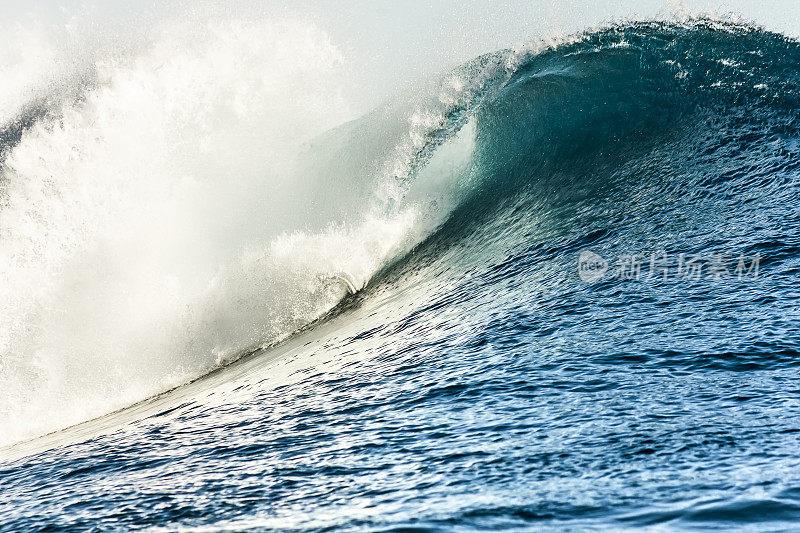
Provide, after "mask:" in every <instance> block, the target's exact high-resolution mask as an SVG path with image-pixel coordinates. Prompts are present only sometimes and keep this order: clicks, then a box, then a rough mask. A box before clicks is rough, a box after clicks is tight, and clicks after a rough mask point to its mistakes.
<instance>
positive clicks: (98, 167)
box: [0, 18, 800, 445]
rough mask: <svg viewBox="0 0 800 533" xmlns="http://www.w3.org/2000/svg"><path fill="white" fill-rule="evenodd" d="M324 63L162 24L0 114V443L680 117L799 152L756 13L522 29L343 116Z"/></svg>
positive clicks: (218, 352)
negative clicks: (500, 46) (431, 78)
mask: <svg viewBox="0 0 800 533" xmlns="http://www.w3.org/2000/svg"><path fill="white" fill-rule="evenodd" d="M344 60H345V59H344V56H343V54H342V53H341V51H339V50H338V49H337V48H336V47H335V46H333V45H332V44H331V43H330V41H329V40H328V38H327V37H326V36H325V34H324V33H322V32H321V31H320V30H318V29H317V28H316V27H314V26H313V25H311V24H309V23H307V22H304V21H301V20H296V19H291V18H287V19H281V20H269V21H262V22H252V21H250V22H241V21H236V20H228V21H222V22H215V23H210V24H207V25H204V26H202V27H201V28H198V27H197V26H196V25H193V26H181V25H177V26H170V27H169V28H166V29H165V31H163V32H160V33H158V32H157V33H156V34H155V35H154V37H153V38H152V39H151V40H150V41H149V42H147V43H146V44H144V45H139V46H138V47H137V48H136V49H135V50H126V51H124V52H118V53H113V54H106V55H103V56H101V57H98V58H92V60H91V61H90V62H89V63H88V66H86V67H85V68H83V69H78V71H76V72H72V73H71V75H70V76H66V75H65V76H64V79H66V80H67V81H65V82H63V83H58V84H55V85H53V84H52V83H50V84H48V85H47V87H48V89H47V90H46V91H43V92H41V93H37V94H36V97H35V98H27V99H22V100H20V103H19V104H18V105H16V106H12V107H13V112H9V111H7V110H5V111H4V113H5V114H6V116H2V117H0V118H2V119H3V120H5V122H4V123H3V124H2V125H0V140H1V141H2V143H3V144H2V146H0V154H2V156H0V157H2V159H1V160H0V161H1V166H0V173H2V175H1V177H0V194H1V196H0V275H1V276H2V279H3V285H2V286H0V361H2V363H0V364H1V366H0V445H2V444H8V443H10V442H13V441H16V440H20V439H23V438H26V437H30V436H33V435H36V434H41V433H44V432H46V431H52V430H56V429H59V428H62V427H66V426H68V425H71V424H74V423H77V422H80V421H82V420H86V419H88V418H91V417H95V416H98V415H101V414H103V413H106V412H109V411H112V410H114V409H118V408H121V407H124V406H126V405H130V404H132V403H134V402H136V401H138V400H141V399H144V398H146V397H148V396H151V395H153V394H156V393H158V392H161V391H163V390H166V389H169V388H171V387H175V386H177V385H180V384H181V383H185V382H186V381H188V380H191V379H193V378H196V377H197V376H199V375H202V374H204V373H206V372H209V371H210V370H212V369H214V368H217V367H219V366H221V365H224V364H226V363H227V362H230V361H232V360H234V359H236V358H238V357H240V356H242V355H243V354H246V353H248V352H250V351H252V350H253V349H255V348H258V347H261V346H266V345H270V344H274V343H276V342H279V341H281V340H282V339H284V338H286V337H287V336H288V335H291V334H292V333H293V332H295V331H297V330H298V329H300V328H302V327H304V326H306V325H308V324H310V323H312V322H314V321H315V320H317V319H319V318H320V317H322V316H324V315H325V314H326V313H328V312H329V311H331V310H332V309H333V308H334V307H335V306H336V305H337V303H339V302H340V301H341V300H342V298H343V297H345V296H346V294H347V293H348V291H352V290H353V289H359V288H361V287H364V286H365V285H367V284H368V283H369V282H370V280H371V279H373V278H374V276H375V275H376V274H377V273H379V272H383V271H385V270H386V269H387V268H389V267H390V265H392V264H393V262H394V261H396V260H397V259H399V258H401V257H403V256H404V255H405V254H407V253H408V252H409V251H411V250H412V249H414V247H415V246H416V245H418V244H419V243H420V242H421V241H423V240H424V239H426V238H428V237H429V236H431V235H432V234H435V235H436V236H437V237H438V238H440V240H441V238H444V241H445V242H446V241H447V237H448V235H451V234H452V233H453V232H458V231H459V230H460V229H462V228H463V227H465V226H469V225H470V224H473V225H474V224H481V223H486V221H487V217H491V216H493V213H496V212H497V211H496V207H497V206H498V205H499V204H500V203H501V202H502V201H503V200H504V199H505V198H508V197H512V196H514V195H518V194H520V193H523V192H526V191H528V192H529V191H530V190H531V188H532V187H533V186H534V185H536V186H537V187H546V186H551V185H552V184H553V183H557V186H558V187H561V188H565V187H566V188H569V187H574V188H576V189H581V188H590V187H596V186H597V184H602V183H604V182H606V181H609V180H610V177H611V176H612V175H613V174H614V173H615V172H617V171H618V170H619V169H620V168H622V167H624V165H625V164H626V161H635V158H632V157H630V156H631V154H635V153H637V151H638V150H641V149H643V147H650V146H653V145H654V144H656V143H658V142H659V141H660V139H663V138H664V137H665V136H675V135H678V136H679V135H690V134H691V133H692V132H691V131H688V130H687V125H688V124H694V123H695V121H694V120H693V121H687V120H685V117H687V116H690V115H691V116H692V117H694V119H696V118H697V117H698V116H702V117H704V121H705V123H706V124H713V123H715V122H718V123H720V124H722V123H723V122H724V123H725V124H731V122H730V121H729V120H725V121H723V120H721V117H730V116H733V115H735V116H737V117H745V116H747V117H748V120H749V121H750V123H757V124H758V126H759V128H758V132H757V133H756V132H754V133H753V135H758V136H759V140H765V139H766V140H767V141H768V142H769V143H772V145H773V146H774V147H775V149H776V150H781V151H783V153H784V155H785V157H784V158H783V159H784V160H785V161H794V162H795V164H796V163H797V161H798V159H797V155H798V151H800V147H798V145H797V144H796V142H795V141H793V140H791V139H796V138H797V133H798V126H800V124H798V116H797V109H800V106H798V104H800V102H798V98H799V96H798V90H797V79H796V77H795V76H796V72H798V70H799V69H798V67H799V66H800V46H799V45H798V44H797V43H796V42H793V41H791V40H788V39H786V38H784V37H782V36H779V35H775V34H771V33H768V32H765V31H762V30H760V29H758V28H752V27H749V26H744V25H737V24H731V23H723V22H716V21H712V20H706V19H702V20H692V21H686V22H682V23H678V22H672V23H655V22H654V23H636V24H627V25H621V26H617V27H612V28H606V29H602V30H598V31H593V32H587V33H584V34H580V35H576V36H573V37H571V38H569V39H565V40H562V41H560V42H558V43H538V42H537V43H533V44H530V45H528V46H523V47H519V48H517V49H513V50H504V51H501V52H498V53H494V54H488V55H485V56H482V57H480V58H477V59H476V60H474V61H472V62H470V63H468V64H465V65H463V66H462V67H460V68H457V69H455V70H453V71H451V72H448V73H447V74H445V75H444V76H443V77H442V78H441V79H439V80H437V81H436V82H435V83H431V84H430V86H428V87H426V88H424V89H420V90H419V91H417V92H415V93H414V94H412V95H410V96H406V97H403V98H398V99H397V101H394V102H392V103H391V104H387V105H386V106H383V107H381V108H379V109H377V110H375V111H373V112H372V113H370V114H368V115H366V116H364V117H362V118H359V119H357V120H352V119H353V118H354V117H353V112H352V111H350V110H349V109H348V99H347V95H346V86H347V85H346V83H345V82H344V80H343V79H342V76H343V75H344V70H343V69H342V68H340V67H341V64H342V63H343V62H344ZM735 122H736V121H735V120H734V123H735ZM696 140H697V141H698V142H702V143H705V144H706V145H707V147H708V150H709V153H711V152H713V151H715V150H720V149H722V148H724V149H726V150H727V149H730V150H731V152H730V156H731V157H735V150H736V148H735V147H727V148H725V147H726V140H725V135H724V131H720V132H719V135H718V136H715V137H713V138H704V139H696ZM674 156H675V157H680V154H677V153H676V154H674ZM787 164H789V163H787ZM565 169H568V170H569V175H570V176H575V175H579V174H583V175H585V176H586V177H585V178H583V179H581V180H580V181H575V182H571V183H564V182H563V181H558V180H563V179H564V178H563V174H564V170H565ZM783 170H786V169H783ZM651 174H652V173H651ZM548 184H550V185H548ZM683 185H684V186H686V187H690V188H691V190H687V191H685V192H686V194H687V195H697V194H701V192H702V187H703V184H702V183H688V182H687V183H683ZM553 186H554V185H553ZM629 201H630V202H632V203H634V202H635V199H630V200H629ZM494 223H496V224H498V226H500V227H502V221H499V222H498V221H494ZM437 228H441V229H440V230H439V232H438V233H435V232H436V231H437ZM422 250H427V251H428V253H442V251H441V248H440V247H430V246H429V247H427V248H425V247H423V248H422ZM431 250H435V252H432V251H431Z"/></svg>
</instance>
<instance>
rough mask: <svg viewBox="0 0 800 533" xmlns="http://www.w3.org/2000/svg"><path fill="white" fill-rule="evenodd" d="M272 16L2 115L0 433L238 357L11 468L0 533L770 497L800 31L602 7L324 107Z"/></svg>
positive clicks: (671, 514)
mask: <svg viewBox="0 0 800 533" xmlns="http://www.w3.org/2000/svg"><path fill="white" fill-rule="evenodd" d="M271 24H272V25H268V26H266V28H265V27H263V26H261V27H258V28H254V27H250V26H248V25H241V26H237V27H235V28H231V27H230V26H225V25H221V26H212V27H210V28H206V29H204V31H203V32H202V36H200V35H197V34H196V33H192V32H188V31H187V32H183V33H182V32H181V31H172V32H170V33H169V34H168V35H167V36H162V37H161V38H159V39H155V40H154V42H153V43H151V44H150V46H149V47H148V48H147V49H146V51H145V52H137V53H136V54H128V55H124V56H123V57H120V58H117V59H116V60H115V61H111V62H109V63H104V64H102V65H101V66H100V67H98V68H97V70H96V72H94V73H93V74H92V75H91V76H88V77H87V78H86V79H85V80H84V81H83V82H81V83H82V84H81V85H80V89H79V90H76V91H75V95H76V96H69V97H64V99H62V100H59V103H58V105H57V106H56V105H53V104H52V103H44V104H41V105H39V106H38V107H31V108H29V109H28V110H26V111H25V112H24V113H23V114H21V115H19V117H18V119H17V120H16V121H15V122H14V123H10V125H9V126H6V127H5V129H3V130H2V132H1V133H0V138H2V139H3V143H4V145H3V152H2V153H3V156H2V157H3V159H2V182H0V183H2V207H1V208H0V272H2V276H3V279H4V280H6V281H5V283H4V285H3V286H2V287H0V305H1V306H2V308H1V310H2V313H1V314H0V320H2V322H1V323H0V354H2V361H3V365H2V367H0V416H2V418H1V419H0V428H2V433H1V434H0V435H2V437H0V438H2V441H1V442H0V443H6V444H8V443H11V442H14V441H18V440H20V439H22V438H25V437H30V436H33V435H37V434H42V433H44V432H45V431H50V430H54V429H59V428H62V427H65V426H67V425H70V424H73V423H76V422H80V421H82V420H87V419H88V418H91V417H94V416H98V415H101V414H104V413H107V412H109V411H111V410H113V409H118V408H121V407H124V406H126V405H130V404H132V403H133V402H136V401H138V400H142V399H144V398H146V397H148V396H152V395H153V394H156V393H158V392H161V391H164V390H166V389H169V388H171V387H174V386H176V385H179V384H181V383H185V382H187V381H189V380H191V379H193V378H196V377H198V376H200V375H202V374H205V373H208V372H209V371H210V370H212V369H215V368H218V367H220V366H224V365H227V364H229V363H230V362H231V361H233V360H236V359H238V358H240V357H241V356H242V355H245V354H248V353H250V352H253V351H254V350H255V353H254V354H253V355H252V356H250V357H246V358H244V359H242V360H241V361H239V362H237V363H234V364H230V365H229V366H228V367H226V368H224V369H222V370H221V371H219V372H215V373H213V374H211V375H209V376H208V377H206V378H205V379H201V380H199V381H196V382H194V383H192V384H190V385H187V386H184V387H181V388H179V389H177V390H175V391H173V392H171V393H169V394H167V395H165V396H161V397H159V398H156V399H153V400H150V401H149V402H145V403H144V404H140V405H139V406H136V407H134V408H133V409H129V410H128V411H123V412H121V413H117V414H114V415H111V416H110V417H106V418H105V419H101V420H100V421H96V422H94V424H95V425H94V426H93V425H92V424H89V425H84V426H82V428H83V429H79V430H77V435H78V437H69V438H71V439H73V440H74V442H76V443H75V444H72V445H71V446H67V447H63V448H61V449H59V450H58V451H57V452H56V451H44V452H38V453H37V454H36V455H33V456H32V457H31V458H29V459H18V460H17V461H15V462H12V463H9V464H8V465H7V466H5V467H4V469H5V470H4V471H3V476H4V477H5V478H6V480H7V486H8V487H9V488H8V489H7V495H8V497H7V498H5V502H4V503H0V516H6V514H8V516H11V517H13V518H11V519H10V522H9V521H6V523H7V524H10V525H9V527H12V528H13V527H14V526H15V525H17V526H19V527H22V526H23V525H28V526H30V525H31V524H35V525H38V526H41V527H46V526H51V527H69V526H74V527H79V526H80V524H86V522H85V521H86V520H87V518H86V517H91V521H92V523H95V524H98V523H102V524H106V525H109V526H111V525H116V526H117V527H125V528H134V527H136V528H138V527H152V526H156V525H168V526H170V527H193V526H198V527H200V526H211V527H217V528H221V529H239V528H255V529H259V528H260V529H268V528H275V527H279V528H282V529H298V530H304V529H319V528H327V527H342V528H353V529H355V528H359V529H362V528H364V529H373V528H378V527H380V528H391V527H415V528H425V529H437V528H442V529H450V528H454V527H464V528H470V529H471V528H481V529H484V528H488V527H508V528H521V527H538V528H541V529H548V528H549V529H554V530H560V529H564V528H571V529H592V528H614V529H624V528H638V527H647V526H652V527H656V526H657V525H666V526H667V527H672V526H674V527H679V528H682V527H689V528H699V527H725V528H728V527H733V528H735V527H753V528H756V529H762V528H763V529H776V528H777V529H780V528H782V527H787V524H790V523H791V522H792V521H796V520H797V519H798V518H800V512H799V511H798V510H800V499H798V487H800V476H798V474H797V472H800V469H798V466H800V457H799V456H798V454H797V449H798V444H800V443H799V442H798V437H797V436H798V435H800V433H798V432H797V428H796V420H797V415H798V414H800V413H798V412H797V411H798V404H797V401H796V400H797V398H796V395H795V394H794V392H792V391H793V390H796V389H797V386H798V377H797V373H796V369H797V366H796V365H797V360H798V359H797V356H798V350H799V349H800V330H799V329H798V325H797V324H798V318H800V317H799V316H798V311H797V310H798V309H800V305H798V304H799V303H800V292H798V289H797V283H796V281H797V274H798V253H799V252H800V237H799V236H800V231H798V230H799V229H800V209H799V208H798V198H800V195H798V192H799V191H798V188H799V187H798V186H799V185H800V170H799V168H800V115H798V112H799V111H798V110H800V44H798V43H797V42H795V41H792V40H790V39H787V38H785V37H783V36H781V35H777V34H772V33H768V32H765V31H763V30H760V29H757V28H752V27H749V26H744V25H736V24H731V23H725V22H717V21H713V20H705V19H701V20H693V21H689V22H685V23H656V22H653V23H637V24H628V25H622V26H618V27H612V28H607V29H603V30H598V31H594V32H588V33H585V34H581V35H578V36H575V37H573V38H571V39H568V40H565V41H563V42H560V43H557V44H542V43H540V44H532V45H530V46H527V47H520V48H518V49H514V50H505V51H501V52H498V53H495V54H488V55H486V56H482V57H480V58H477V59H475V60H474V61H472V62H470V63H468V64H466V65H463V66H462V67H460V68H458V69H455V70H453V71H452V72H449V73H447V74H446V75H445V76H443V78H442V79H441V80H439V81H438V82H437V83H435V84H432V85H431V87H430V88H429V89H427V90H425V91H421V92H420V93H419V94H415V95H413V97H408V98H402V99H400V100H399V101H398V102H395V103H392V104H391V105H387V106H385V107H382V108H380V109H378V110H376V111H374V112H372V113H370V114H368V115H366V116H364V117H362V118H359V119H357V120H353V121H350V122H346V123H344V124H343V125H342V122H343V121H345V120H347V119H349V118H351V117H350V116H348V111H347V109H346V104H345V101H344V99H342V97H341V90H340V89H338V88H337V87H338V86H337V63H338V62H339V61H341V55H340V53H339V52H338V51H337V50H336V49H335V48H334V47H333V46H332V45H331V44H330V43H329V42H327V40H326V38H325V37H324V35H323V34H321V33H320V32H318V31H317V30H316V29H315V28H314V27H313V26H309V25H306V24H304V23H300V22H298V21H292V20H287V21H284V22H281V23H278V24H275V23H271ZM233 30H235V31H233ZM231 50H235V51H236V53H231ZM234 56H235V57H236V60H235V61H233V62H230V58H231V57H234ZM287 87H290V88H291V91H290V92H288V93H287V91H286V88H287ZM286 94H291V98H288V99H287V98H286V96H285V95H286ZM334 126H336V127H335V128H333V129H330V128H332V127H334ZM325 130H328V131H327V132H324V131H325ZM323 132H324V133H323ZM587 253H591V254H593V255H591V256H586V255H585V254H587ZM584 257H590V258H591V264H590V265H589V266H590V267H591V268H592V269H593V270H591V271H587V270H581V269H582V268H583V266H581V265H582V264H583V263H582V262H580V263H579V258H584ZM693 257H701V258H702V261H699V262H694V263H693V262H692V261H693V259H692V258H693ZM625 258H628V260H627V262H626V260H625ZM637 258H638V259H637ZM714 258H716V259H714ZM723 258H727V259H723ZM756 258H757V259H756ZM650 261H652V263H650ZM715 261H716V262H715ZM756 261H757V263H758V271H756V270H755V266H754V262H756ZM740 263H741V265H744V266H745V267H746V268H745V269H742V268H740V266H741V265H740ZM587 264H588V263H587ZM690 264H693V265H694V266H693V267H690ZM598 265H599V266H598ZM697 265H700V268H699V269H698V268H697ZM657 267H659V269H657ZM712 267H713V268H715V270H712ZM587 268H589V267H587ZM626 268H627V270H626ZM679 268H680V270H678V269H679ZM587 272H588V274H587ZM596 274H597V275H596ZM353 289H357V290H358V292H357V294H356V295H351V296H348V293H349V292H352V290H353ZM298 330H300V331H301V332H300V333H299V334H297V335H294V336H292V334H293V333H296V332H298ZM280 341H285V342H283V344H280V345H278V346H274V347H272V348H269V349H265V350H261V349H260V348H261V347H264V346H272V345H274V344H276V343H278V342H280ZM98 428H99V429H98ZM109 428H114V431H111V429H109ZM93 431H94V432H96V433H97V435H95V436H92V437H91V438H90V437H87V436H86V435H89V434H91V433H92V432H93ZM56 438H59V437H56ZM64 438H66V437H64ZM62 444H63V443H62ZM12 450H13V448H12ZM101 451H102V453H101ZM165 458H169V459H165ZM39 478H41V479H54V478H59V479H65V480H66V479H69V480H70V485H71V489H70V492H69V493H65V492H63V491H59V490H58V488H57V487H56V488H54V487H51V486H44V487H43V488H35V489H34V488H32V487H33V486H34V485H35V483H36V481H35V480H36V479H39ZM154 486H157V487H159V488H158V490H153V489H152V487H154ZM97 487H102V488H103V490H102V491H101V492H102V494H103V495H101V496H96V494H97V492H100V491H98V490H97ZM187 487H192V488H191V489H190V492H187ZM31 490H35V491H36V492H37V494H38V495H40V496H41V499H40V502H39V503H38V504H36V505H30V506H24V505H22V502H23V501H24V499H25V498H26V497H27V496H26V495H27V494H29V493H30V491H31ZM89 495H94V496H93V497H92V498H89ZM106 495H107V496H106ZM89 501H91V502H92V503H87V502H89ZM121 502H122V503H123V504H124V506H125V508H126V509H127V511H126V512H125V516H124V517H122V518H120V517H119V515H118V514H115V513H116V510H117V509H119V508H120V503H121ZM154 506H157V507H158V508H159V509H162V511H160V512H158V513H153V512H152V509H153V508H154ZM20 509H21V510H20Z"/></svg>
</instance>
